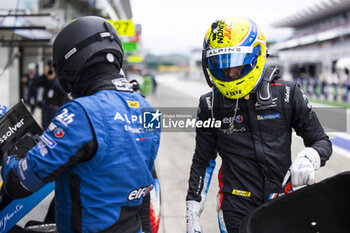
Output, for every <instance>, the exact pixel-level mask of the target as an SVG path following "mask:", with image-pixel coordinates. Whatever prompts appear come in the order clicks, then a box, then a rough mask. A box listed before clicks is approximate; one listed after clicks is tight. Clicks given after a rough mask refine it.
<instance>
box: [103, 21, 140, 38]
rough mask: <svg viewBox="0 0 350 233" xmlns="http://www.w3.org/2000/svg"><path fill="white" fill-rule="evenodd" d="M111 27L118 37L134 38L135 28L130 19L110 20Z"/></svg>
mask: <svg viewBox="0 0 350 233" xmlns="http://www.w3.org/2000/svg"><path fill="white" fill-rule="evenodd" d="M108 22H110V23H111V24H112V25H113V27H114V28H115V29H116V30H117V32H118V35H119V36H135V26H134V23H133V22H132V20H131V19H128V20H116V21H114V20H111V19H109V20H108Z"/></svg>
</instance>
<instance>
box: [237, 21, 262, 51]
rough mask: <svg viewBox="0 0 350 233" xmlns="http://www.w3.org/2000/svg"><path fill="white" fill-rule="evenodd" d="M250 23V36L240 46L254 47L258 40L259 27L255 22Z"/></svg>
mask: <svg viewBox="0 0 350 233" xmlns="http://www.w3.org/2000/svg"><path fill="white" fill-rule="evenodd" d="M249 22H250V31H249V32H248V35H247V36H246V38H245V39H244V40H243V41H242V43H240V44H239V46H252V45H253V43H254V42H255V40H256V38H257V37H258V31H259V29H258V26H257V25H256V24H255V22H253V21H251V20H250V19H249Z"/></svg>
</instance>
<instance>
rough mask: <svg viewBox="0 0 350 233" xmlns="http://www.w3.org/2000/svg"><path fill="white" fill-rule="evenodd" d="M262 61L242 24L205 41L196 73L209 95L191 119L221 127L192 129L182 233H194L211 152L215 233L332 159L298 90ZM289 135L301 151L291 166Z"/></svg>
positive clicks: (250, 27)
mask: <svg viewBox="0 0 350 233" xmlns="http://www.w3.org/2000/svg"><path fill="white" fill-rule="evenodd" d="M265 61H266V41H265V37H264V35H263V34H262V32H261V31H260V29H259V28H258V26H257V25H256V24H255V23H254V22H253V21H252V20H250V19H248V18H244V17H231V18H228V19H226V20H218V21H215V22H214V23H213V24H212V25H211V27H210V28H209V30H208V31H207V33H206V35H205V39H204V45H203V54H202V64H203V71H204V74H205V76H206V79H207V82H208V84H209V85H210V86H211V87H212V88H213V90H212V92H210V93H208V94H205V95H203V96H201V97H200V101H199V109H198V119H200V120H203V121H205V120H207V119H209V118H215V119H216V120H221V122H222V125H221V128H217V129H216V128H210V129H205V128H197V130H196V148H195V153H194V156H193V161H192V166H191V172H190V178H189V188H188V193H187V198H186V207H187V208H186V218H187V232H188V233H194V232H197V233H198V232H202V230H201V226H200V222H199V219H200V214H201V212H202V210H203V208H204V203H205V201H206V193H207V191H208V188H209V182H210V178H211V173H212V171H213V169H214V167H215V158H216V156H217V153H218V154H219V155H220V157H221V158H222V166H221V169H220V172H219V187H220V190H219V193H218V220H219V226H220V230H221V232H230V233H237V232H239V226H240V223H241V221H242V219H243V218H244V217H245V216H246V215H248V214H249V213H250V212H251V211H252V210H253V209H254V208H256V207H258V206H259V205H261V204H262V203H264V202H266V201H267V200H268V199H271V198H273V197H274V196H275V195H276V194H277V193H280V192H281V191H282V183H284V184H285V183H286V182H284V181H286V180H288V178H289V175H291V183H292V185H293V186H294V187H296V186H300V185H311V184H313V183H314V181H315V170H317V169H318V168H320V166H323V165H325V162H326V160H328V158H329V157H330V155H331V153H332V147H331V142H330V141H329V138H328V136H327V135H326V134H325V132H324V130H323V128H322V126H321V125H320V122H319V120H318V118H317V116H316V114H315V112H314V111H313V110H312V108H311V104H310V103H309V102H308V100H307V97H306V96H305V95H304V94H303V92H302V91H301V89H300V87H299V86H298V85H297V84H296V83H294V82H287V81H282V80H277V79H278V78H279V72H278V69H277V68H270V67H267V66H266V64H265ZM292 129H295V131H296V133H297V135H299V136H301V137H302V138H303V141H304V144H305V147H306V148H305V149H303V150H301V151H300V152H299V153H298V154H297V155H296V158H295V159H294V161H293V162H292V161H291V134H292ZM291 163H292V165H291ZM284 178H285V179H284ZM284 184H283V185H284Z"/></svg>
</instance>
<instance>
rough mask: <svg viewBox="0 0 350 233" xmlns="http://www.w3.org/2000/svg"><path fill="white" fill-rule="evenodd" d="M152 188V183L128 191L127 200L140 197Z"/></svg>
mask: <svg viewBox="0 0 350 233" xmlns="http://www.w3.org/2000/svg"><path fill="white" fill-rule="evenodd" d="M152 188H153V184H151V185H150V186H146V187H141V188H138V189H134V190H132V191H131V192H130V193H129V196H128V200H129V201H132V200H137V199H140V198H142V197H144V196H146V195H147V193H148V192H149V191H151V189H152Z"/></svg>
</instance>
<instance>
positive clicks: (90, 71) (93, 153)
mask: <svg viewBox="0 0 350 233" xmlns="http://www.w3.org/2000/svg"><path fill="white" fill-rule="evenodd" d="M122 61H123V48H122V46H121V43H120V40H119V38H118V35H117V32H116V30H115V29H114V28H113V26H112V25H111V24H110V23H109V22H108V21H106V20H104V19H102V18H100V17H94V16H87V17H82V18H79V19H77V20H75V21H74V22H72V23H70V24H69V25H67V26H66V27H65V28H64V29H63V30H62V31H61V32H60V33H59V34H58V36H57V38H56V39H55V42H54V44H53V62H54V67H55V72H56V74H57V75H58V77H59V81H60V83H61V85H62V87H63V88H64V89H65V91H66V92H67V93H71V94H72V96H73V97H74V99H73V100H72V101H69V102H68V103H66V104H65V105H63V106H62V107H61V108H60V109H59V111H58V113H57V115H56V117H55V118H54V119H53V121H52V122H51V124H50V125H49V127H48V129H47V130H46V131H45V132H44V134H43V135H42V136H41V141H40V142H39V143H38V144H37V145H36V146H35V147H34V148H32V149H31V150H30V151H29V152H28V153H27V155H26V156H25V157H24V158H18V156H16V155H13V156H11V157H9V159H8V160H7V162H6V164H5V165H4V167H3V169H2V178H3V180H4V185H3V187H4V189H5V190H3V191H5V192H6V193H7V195H9V196H10V197H12V198H21V197H25V196H27V195H30V194H31V193H32V192H35V191H37V190H38V189H40V188H41V187H42V186H43V185H44V184H45V183H48V182H51V181H53V180H55V181H56V184H55V195H56V223H57V228H58V231H59V232H121V233H125V232H141V231H142V229H141V219H140V217H139V215H138V211H139V206H140V205H141V203H142V199H143V196H145V195H146V194H147V193H148V191H149V190H150V189H151V188H152V186H153V184H152V183H153V177H152V169H153V167H154V159H155V157H156V154H157V151H158V145H159V136H160V135H159V134H160V133H159V132H156V131H152V130H147V131H146V130H145V129H144V128H143V127H142V115H143V114H142V108H148V109H152V107H151V105H150V104H149V103H148V102H147V101H146V100H145V99H144V98H143V97H142V96H140V95H139V94H137V93H135V92H133V90H132V88H131V85H129V83H128V82H127V80H126V79H125V78H124V77H123V76H121V75H118V73H119V70H120V68H121V65H122Z"/></svg>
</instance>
